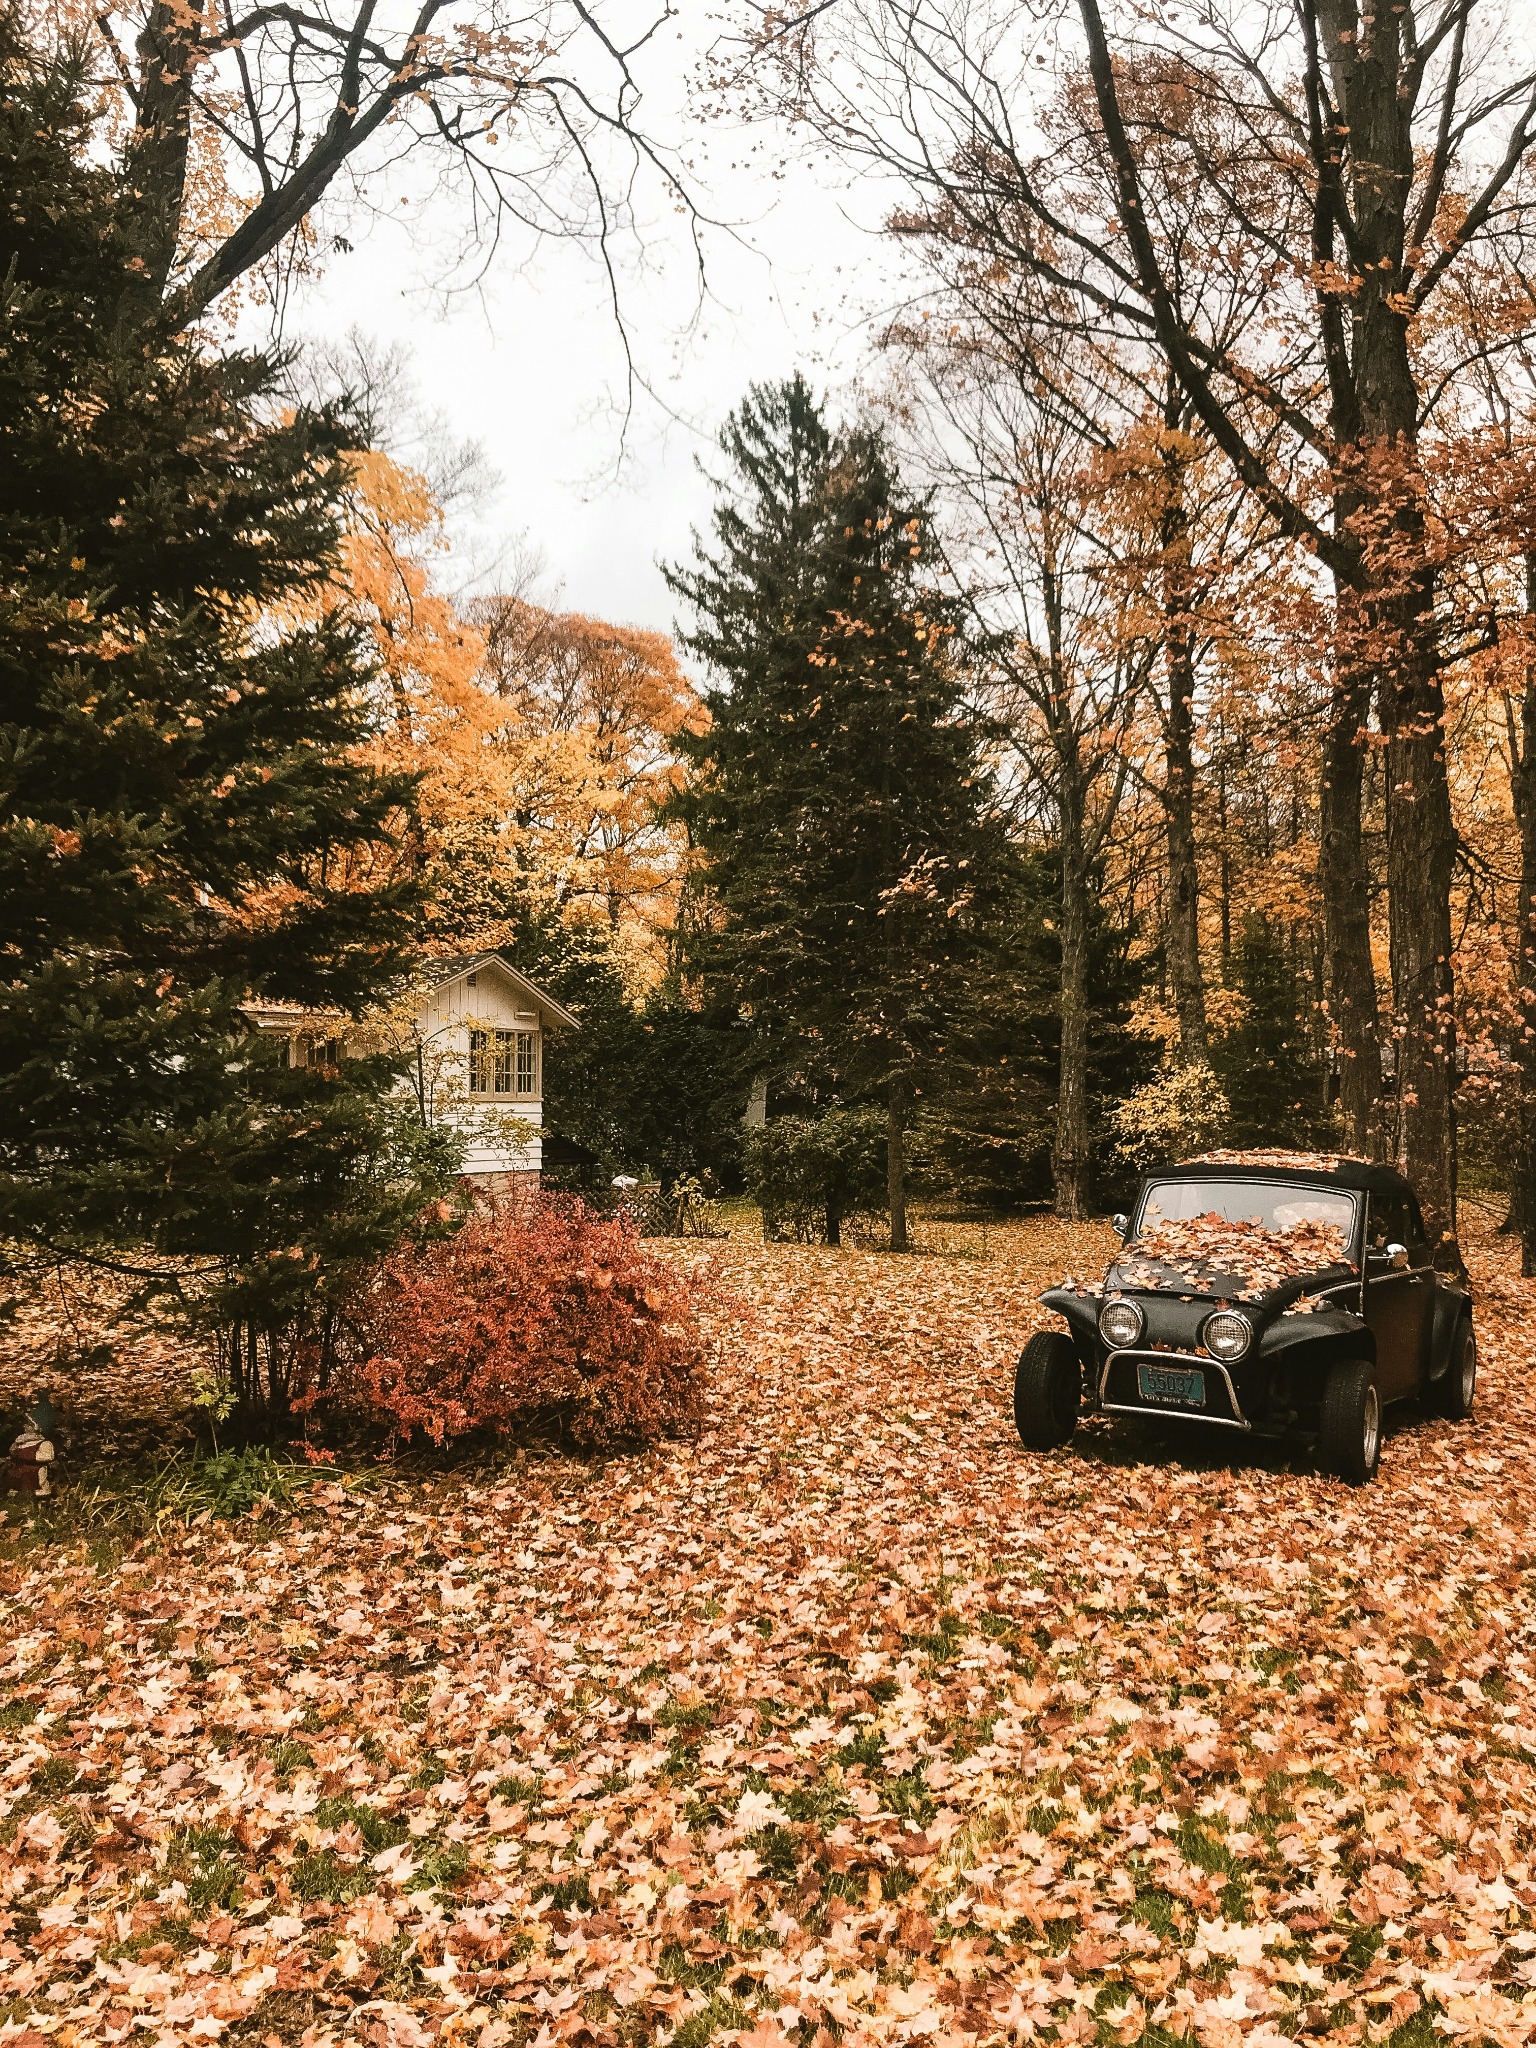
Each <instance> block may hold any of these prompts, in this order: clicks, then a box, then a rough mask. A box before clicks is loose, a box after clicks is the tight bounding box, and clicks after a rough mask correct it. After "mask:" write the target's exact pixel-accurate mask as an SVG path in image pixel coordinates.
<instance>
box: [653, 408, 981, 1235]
mask: <svg viewBox="0 0 1536 2048" xmlns="http://www.w3.org/2000/svg"><path fill="white" fill-rule="evenodd" d="M722 447H723V449H724V452H725V454H726V457H727V458H728V461H729V464H730V471H731V473H730V475H729V476H728V477H727V479H726V480H725V481H724V483H723V484H722V485H721V487H720V498H719V503H718V506H717V509H716V512H715V516H714V548H713V551H711V550H710V548H709V547H708V546H707V545H706V543H705V542H703V541H702V540H701V541H700V542H699V544H698V549H697V556H696V561H695V563H694V564H693V566H691V567H688V568H679V569H674V570H673V571H671V572H670V581H671V584H672V587H673V589H674V590H675V591H676V592H677V594H678V595H679V596H680V597H682V598H683V599H684V600H685V601H686V602H687V603H688V605H689V606H690V607H691V608H692V612H693V619H694V623H693V627H692V630H691V632H690V633H688V634H687V635H686V636H685V638H686V644H687V645H688V646H689V647H690V648H691V649H692V651H693V652H695V653H696V654H699V655H701V656H702V657H703V658H704V659H705V660H706V661H707V662H708V663H709V665H710V667H711V669H712V670H713V671H714V673H715V675H716V676H717V677H718V678H719V682H718V683H717V685H716V687H715V688H713V689H712V690H711V691H710V692H709V693H708V704H709V710H710V715H711V720H712V723H711V726H710V729H709V731H708V732H707V733H705V734H703V735H702V736H701V737H699V738H698V739H697V740H694V741H691V742H689V743H688V746H689V752H690V754H691V755H692V757H693V762H694V769H695V773H694V776H693V779H692V781H691V784H690V786H689V788H688V790H687V791H686V792H685V795H684V798H683V800H682V810H683V814H684V816H685V817H686V819H687V821H688V824H689V826H690V829H691V832H692V836H693V841H694V844H695V846H696V847H697V848H698V849H699V851H700V852H701V854H702V855H703V857H704V861H705V863H706V872H707V879H708V883H709V887H710V891H711V895H712V901H713V905H714V909H715V912H716V915H715V918H714V920H713V922H712V924H710V925H707V926H706V927H705V929H704V931H703V933H702V935H701V939H700V941H698V942H696V945H695V958H696V964H697V965H698V966H699V967H700V968H701V969H702V970H703V972H704V973H705V975H706V977H707V978H708V979H709V980H711V981H713V982H714V984H715V985H717V986H720V987H723V988H725V989H728V990H729V992H730V994H731V996H732V998H733V999H734V1001H735V1002H736V1003H737V1004H738V1005H739V1006H740V1008H741V1009H742V1011H743V1012H744V1013H746V1014H748V1015H750V1017H751V1020H752V1024H753V1026H754V1030H755V1032H756V1034H757V1037H758V1040H759V1043H760V1045H761V1048H762V1050H763V1054H764V1057H765V1059H768V1060H770V1061H771V1060H778V1061H780V1062H788V1063H794V1064H797V1065H800V1066H802V1067H803V1066H804V1064H805V1063H806V1062H807V1060H809V1061H811V1062H812V1063H814V1064H815V1065H816V1066H817V1067H818V1068H819V1070H820V1071H821V1072H822V1073H823V1074H824V1076H825V1078H826V1082H827V1086H828V1089H829V1091H830V1092H831V1093H833V1094H836V1095H839V1096H841V1097H843V1098H844V1099H847V1100H860V1099H864V1100H878V1101H879V1102H881V1103H882V1105H883V1107H884V1110H885V1115H886V1130H887V1153H888V1182H889V1198H890V1211H891V1245H892V1249H893V1250H904V1249H906V1245H907V1228H906V1203H905V1195H906V1165H905V1156H906V1132H907V1129H908V1125H909V1123H910V1121H911V1119H912V1115H913V1112H914V1107H915V1105H916V1103H917V1102H918V1101H919V1099H920V1098H921V1096H922V1095H923V1093H924V1092H925V1091H926V1090H927V1089H928V1088H929V1087H930V1086H931V1085H932V1082H933V1080H934V1077H935V1076H936V1074H937V1073H938V1072H939V1071H940V1069H941V1067H942V1062H943V1058H944V1054H945V1051H946V1046H947V1043H948V1039H949V1033H950V1029H951V1026H952V1022H953V1020H954V1018H955V1017H956V1016H957V1015H958V1014H959V1013H960V1012H961V1011H962V1010H963V1009H964V1007H965V1005H966V1001H967V994H968V984H969V983H970V982H971V981H972V980H973V978H974V977H975V976H976V975H977V974H979V973H984V972H985V968H986V961H987V957H988V941H989V919H990V918H991V917H992V915H993V914H994V912H995V910H996V896H997V891H998V888H999V886H1000V883H1001V880H1002V878H1003V876H1004V874H1005V873H1006V870H1007V867H1008V850H1007V846H1006V842H1005V840H1004V837H1003V835H1002V833H1001V831H1000V830H999V829H998V828H997V827H996V826H994V825H993V824H992V823H991V822H990V821H989V819H988V817H987V802H988V796H989V786H988V781H987V777H986V775H985V774H984V772H983V771H982V769H981V767H980V765H979V762H978V741H979V734H978V731H977V729H976V726H975V725H974V723H973V722H972V721H971V720H970V719H969V718H968V717H967V715H966V713H965V710H964V707H963V699H962V688H961V684H962V674H961V668H962V659H963V649H962V644H961V641H960V638H959V634H958V629H957V619H958V608H957V607H956V606H955V604H954V603H953V602H952V601H951V600H949V599H948V598H947V597H946V596H945V595H944V594H943V593H942V591H941V590H940V588H939V587H938V583H937V579H936V577H935V574H934V569H933V566H932V557H933V549H932V545H931V534H930V525H929V518H928V513H927V508H926V507H925V505H923V504H922V503H921V502H920V501H919V500H917V499H915V498H913V497H912V496H911V495H910V494H908V493H907V492H906V491H905V490H904V489H903V486H902V483H901V479H900V477H899V476H898V475H897V473H896V471H895V467H894V465H893V463H892V460H891V457H890V455H889V452H888V450H887V449H886V447H885V446H884V444H883V442H882V440H881V438H880V436H879V435H878V434H877V433H875V432H873V431H871V430H870V429H869V428H867V427H862V426H860V427H855V428H853V429H851V430H849V431H848V432H845V433H843V434H841V435H836V436H834V435H833V434H832V433H831V432H830V431H829V429H828V427H827V425H826V422H825V421H824V419H823V417H822V414H821V411H820V409H819V408H818V406H817V405H816V402H815V400H814V399H813V397H812V395H811V393H810V391H809V389H808V387H807V386H806V384H805V383H804V382H803V380H802V379H800V378H799V377H796V378H793V379H791V380H790V381H789V382H787V383H783V384H779V385H772V386H759V387H757V388H755V389H754V390H753V391H752V392H751V393H750V394H749V395H748V397H747V399H746V401H745V402H744V404H743V405H742V406H741V407H740V409H739V410H738V411H737V412H736V413H735V414H734V415H733V417H732V418H731V420H730V422H729V424H728V425H727V427H726V429H725V432H724V435H723V436H722Z"/></svg>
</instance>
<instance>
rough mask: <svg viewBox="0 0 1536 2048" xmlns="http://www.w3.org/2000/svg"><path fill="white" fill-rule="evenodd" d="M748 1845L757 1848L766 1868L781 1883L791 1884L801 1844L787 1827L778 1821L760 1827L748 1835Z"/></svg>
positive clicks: (750, 1847)
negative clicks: (770, 1825) (771, 1824)
mask: <svg viewBox="0 0 1536 2048" xmlns="http://www.w3.org/2000/svg"><path fill="white" fill-rule="evenodd" d="M747 1847H748V1848H749V1849H754V1850H756V1852H757V1854H758V1856H759V1857H760V1858H761V1859H762V1864H763V1868H764V1870H765V1871H766V1872H767V1873H768V1875H769V1876H770V1877H771V1878H773V1879H775V1880H776V1881H777V1882H778V1883H779V1884H790V1883H792V1882H793V1880H794V1876H795V1871H796V1869H797V1867H798V1858H799V1849H800V1844H799V1842H798V1840H797V1839H796V1837H795V1836H794V1835H793V1834H791V1832H790V1830H789V1829H788V1828H786V1827H782V1826H780V1825H779V1824H778V1823H777V1822H775V1823H774V1825H773V1826H772V1827H766V1828H758V1829H756V1830H755V1831H754V1832H753V1833H752V1834H750V1835H748V1837H747Z"/></svg>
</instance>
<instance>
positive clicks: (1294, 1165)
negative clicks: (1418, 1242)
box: [1143, 1152, 1414, 1201]
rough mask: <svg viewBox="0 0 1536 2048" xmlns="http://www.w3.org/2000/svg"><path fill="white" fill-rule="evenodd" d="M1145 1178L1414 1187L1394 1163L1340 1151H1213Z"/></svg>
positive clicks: (1393, 1189)
mask: <svg viewBox="0 0 1536 2048" xmlns="http://www.w3.org/2000/svg"><path fill="white" fill-rule="evenodd" d="M1143 1178H1144V1179H1145V1180H1216V1179H1221V1180H1257V1181H1264V1180H1267V1181H1281V1182H1285V1183H1294V1184H1295V1185H1296V1186H1298V1187H1305V1186H1307V1185H1309V1184H1310V1185H1312V1186H1316V1184H1317V1183H1318V1182H1319V1181H1322V1182H1323V1183H1325V1184H1326V1183H1328V1182H1330V1181H1331V1182H1332V1183H1333V1184H1334V1186H1336V1187H1344V1188H1354V1189H1358V1190H1360V1191H1362V1192H1365V1193H1369V1194H1377V1195H1406V1196H1407V1197H1408V1199H1409V1200H1410V1201H1412V1200H1413V1199H1414V1195H1413V1189H1412V1187H1411V1186H1410V1185H1409V1183H1408V1182H1407V1181H1406V1180H1404V1178H1403V1176H1402V1175H1401V1174H1400V1173H1399V1172H1398V1170H1397V1168H1396V1167H1395V1166H1378V1165H1377V1164H1376V1162H1375V1161H1374V1160H1371V1159H1347V1158H1345V1157H1344V1156H1343V1155H1342V1154H1340V1153H1327V1152H1295V1153H1289V1154H1287V1153H1283V1152H1266V1153H1262V1154H1256V1153H1247V1154H1235V1155H1232V1156H1230V1157H1223V1155H1222V1154H1220V1153H1213V1154H1211V1155H1209V1156H1208V1157H1206V1158H1204V1159H1185V1160H1181V1161H1180V1163H1179V1164H1178V1165H1177V1166H1159V1167H1156V1168H1153V1169H1151V1170H1150V1171H1148V1172H1147V1173H1146V1174H1145V1175H1143Z"/></svg>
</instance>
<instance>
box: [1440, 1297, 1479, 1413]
mask: <svg viewBox="0 0 1536 2048" xmlns="http://www.w3.org/2000/svg"><path fill="white" fill-rule="evenodd" d="M1430 1392H1431V1394H1432V1395H1433V1396H1434V1402H1435V1406H1436V1407H1437V1408H1438V1409H1439V1410H1440V1413H1441V1414H1442V1415H1448V1416H1449V1417H1450V1418H1451V1420H1452V1422H1465V1421H1466V1419H1467V1417H1468V1416H1469V1415H1470V1414H1471V1413H1472V1403H1473V1402H1474V1401H1475V1400H1476V1399H1477V1337H1476V1335H1475V1334H1474V1332H1473V1329H1472V1318H1471V1317H1470V1316H1463V1317H1462V1318H1461V1320H1460V1321H1459V1322H1458V1323H1457V1325H1456V1334H1455V1336H1454V1337H1452V1339H1451V1359H1450V1363H1449V1365H1447V1367H1446V1368H1445V1371H1444V1372H1443V1373H1442V1374H1441V1376H1440V1378H1439V1379H1437V1380H1436V1381H1435V1383H1434V1385H1433V1386H1432V1387H1431V1388H1430Z"/></svg>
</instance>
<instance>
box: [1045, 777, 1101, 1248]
mask: <svg viewBox="0 0 1536 2048" xmlns="http://www.w3.org/2000/svg"><path fill="white" fill-rule="evenodd" d="M1080 797H1081V793H1080V791H1079V790H1078V789H1077V787H1076V783H1075V780H1074V781H1073V782H1072V785H1071V788H1070V790H1068V789H1067V788H1064V789H1063V793H1062V805H1061V1058H1060V1063H1059V1070H1058V1076H1057V1087H1056V1144H1055V1148H1054V1156H1053V1158H1052V1161H1051V1169H1052V1177H1053V1180H1054V1186H1055V1207H1056V1214H1057V1215H1058V1216H1060V1217H1062V1218H1063V1219H1064V1220H1065V1221H1067V1222H1070V1223H1075V1222H1080V1221H1081V1220H1082V1218H1083V1217H1085V1216H1086V1215H1087V1214H1088V1212H1089V1203H1090V1201H1091V1199H1092V1167H1093V1161H1092V1146H1091V1140H1090V1136H1089V1124H1088V868H1087V862H1086V860H1085V858H1084V853H1083V816H1082V803H1081V800H1080Z"/></svg>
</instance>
